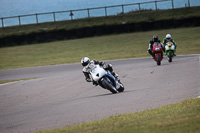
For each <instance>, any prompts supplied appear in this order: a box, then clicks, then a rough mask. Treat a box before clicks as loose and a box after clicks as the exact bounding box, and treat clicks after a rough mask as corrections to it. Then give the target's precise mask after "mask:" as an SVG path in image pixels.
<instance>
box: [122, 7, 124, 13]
mask: <svg viewBox="0 0 200 133" xmlns="http://www.w3.org/2000/svg"><path fill="white" fill-rule="evenodd" d="M122 14H124V5H122Z"/></svg>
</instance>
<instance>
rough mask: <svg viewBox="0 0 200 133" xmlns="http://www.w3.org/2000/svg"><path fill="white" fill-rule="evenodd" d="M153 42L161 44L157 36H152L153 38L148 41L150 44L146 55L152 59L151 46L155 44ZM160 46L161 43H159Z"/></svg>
mask: <svg viewBox="0 0 200 133" xmlns="http://www.w3.org/2000/svg"><path fill="white" fill-rule="evenodd" d="M155 42H158V43H161V41H160V40H159V39H158V36H157V35H154V36H153V39H151V40H150V42H149V48H148V51H147V52H148V53H149V54H150V55H151V56H152V57H153V56H154V54H153V52H152V49H153V44H154V43H155ZM161 44H162V43H161Z"/></svg>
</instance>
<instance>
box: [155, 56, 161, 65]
mask: <svg viewBox="0 0 200 133" xmlns="http://www.w3.org/2000/svg"><path fill="white" fill-rule="evenodd" d="M156 59H157V65H158V66H159V65H160V64H161V61H160V56H159V55H157V57H156Z"/></svg>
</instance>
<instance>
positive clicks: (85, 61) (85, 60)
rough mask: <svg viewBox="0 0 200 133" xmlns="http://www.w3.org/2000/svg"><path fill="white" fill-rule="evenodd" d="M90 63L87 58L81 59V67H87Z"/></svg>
mask: <svg viewBox="0 0 200 133" xmlns="http://www.w3.org/2000/svg"><path fill="white" fill-rule="evenodd" d="M89 63H90V59H89V58H88V57H83V58H82V59H81V64H82V66H87V65H88V64H89Z"/></svg>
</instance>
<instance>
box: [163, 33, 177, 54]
mask: <svg viewBox="0 0 200 133" xmlns="http://www.w3.org/2000/svg"><path fill="white" fill-rule="evenodd" d="M168 42H172V43H173V44H174V45H175V51H176V43H175V42H174V39H173V38H172V36H171V35H170V34H167V35H166V37H165V38H164V39H163V45H164V50H163V51H165V45H166V44H167V43H168ZM175 51H174V55H175V56H176V54H175Z"/></svg>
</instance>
